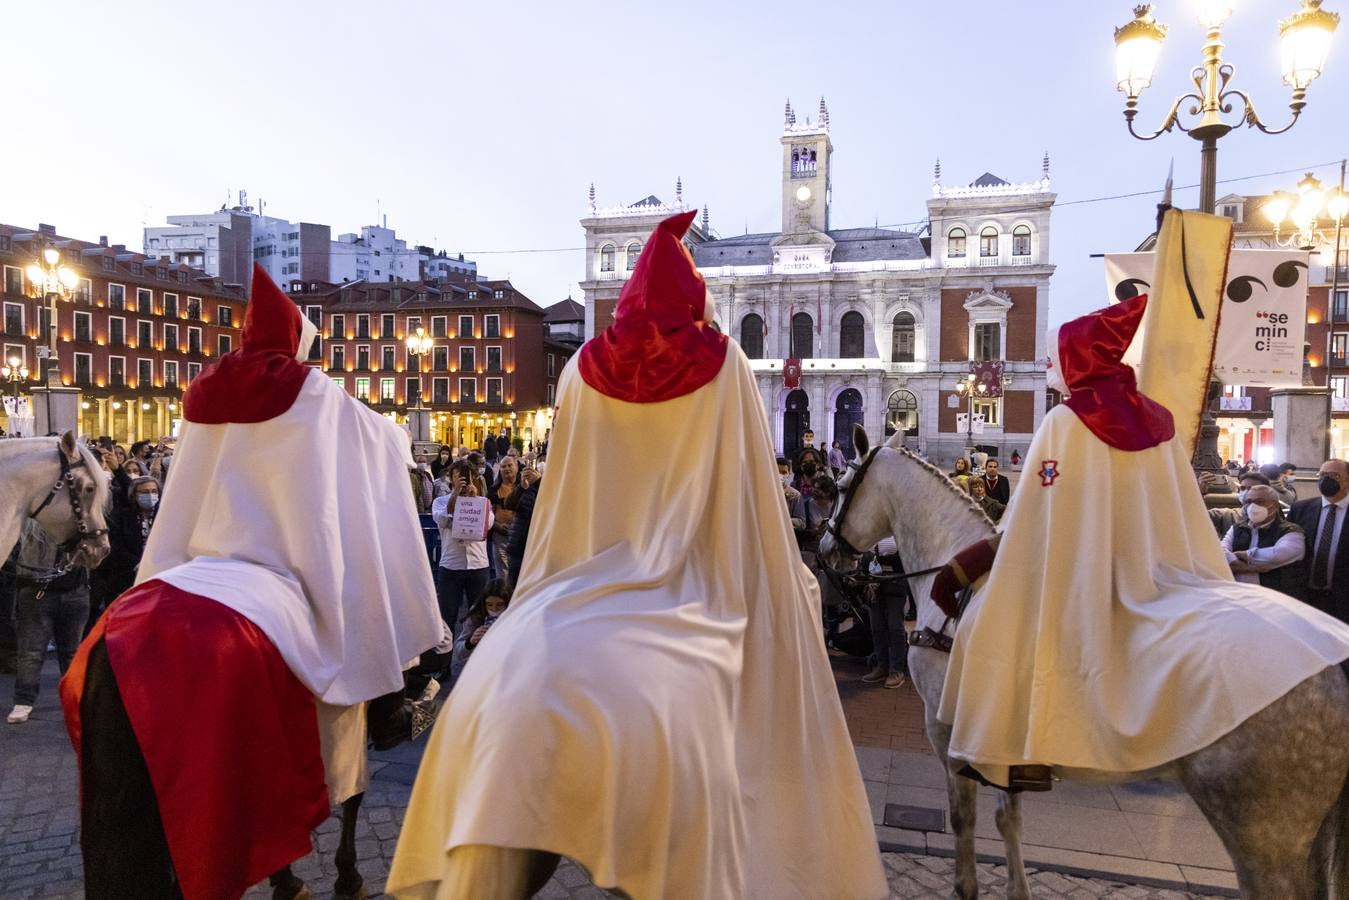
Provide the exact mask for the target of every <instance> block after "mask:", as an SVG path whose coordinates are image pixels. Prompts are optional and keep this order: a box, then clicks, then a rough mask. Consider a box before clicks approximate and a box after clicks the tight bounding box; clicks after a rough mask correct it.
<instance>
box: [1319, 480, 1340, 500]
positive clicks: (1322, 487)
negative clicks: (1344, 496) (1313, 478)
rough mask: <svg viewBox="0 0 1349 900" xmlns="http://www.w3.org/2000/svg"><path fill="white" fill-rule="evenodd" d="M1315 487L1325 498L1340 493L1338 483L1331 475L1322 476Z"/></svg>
mask: <svg viewBox="0 0 1349 900" xmlns="http://www.w3.org/2000/svg"><path fill="white" fill-rule="evenodd" d="M1316 487H1317V490H1319V491H1320V492H1321V493H1322V494H1323V495H1325V496H1327V497H1334V496H1335V495H1336V494H1338V493H1339V492H1340V483H1339V481H1337V480H1336V479H1335V476H1333V475H1322V476H1321V480H1320V481H1318V482H1316Z"/></svg>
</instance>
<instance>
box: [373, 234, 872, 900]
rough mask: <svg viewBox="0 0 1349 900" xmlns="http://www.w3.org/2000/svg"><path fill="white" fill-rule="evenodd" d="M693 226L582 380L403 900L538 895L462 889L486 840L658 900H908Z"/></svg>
mask: <svg viewBox="0 0 1349 900" xmlns="http://www.w3.org/2000/svg"><path fill="white" fill-rule="evenodd" d="M692 217H693V213H688V214H686V215H681V216H676V217H674V218H672V219H669V220H667V221H666V222H664V223H662V224H661V226H659V227H658V228H657V230H656V232H655V233H654V234H653V235H652V237H651V240H650V241H649V242H648V243H647V245H646V247H645V249H644V250H643V252H642V257H641V259H640V260H639V261H638V264H637V269H636V271H634V273H633V277H632V278H631V279H630V280H629V282H628V285H627V286H626V287H625V288H624V292H623V296H622V298H621V299H620V301H619V305H618V311H617V316H616V321H615V324H614V325H613V326H612V327H611V328H609V329H608V330H607V331H606V332H605V333H604V334H603V335H601V336H599V337H597V338H595V340H593V341H591V342H590V343H589V344H587V346H586V348H585V349H583V351H582V353H581V354H580V356H579V358H578V359H577V360H575V361H573V363H572V364H570V365H568V367H567V369H566V370H565V371H564V372H563V374H562V377H561V379H560V384H559V390H558V400H557V403H558V409H557V414H556V417H555V419H554V426H553V437H552V441H551V445H550V447H551V449H550V454H549V460H548V473H547V475H546V476H545V477H544V479H543V482H542V487H541V489H540V493H539V498H538V502H537V505H536V506H535V510H534V519H533V521H532V525H531V529H530V535H529V544H528V548H527V552H526V556H525V561H524V568H523V571H522V573H521V576H520V583H519V585H518V587H517V589H516V593H515V597H514V599H513V601H512V603H511V606H510V609H508V610H507V611H506V612H505V613H504V614H503V615H502V616H501V618H500V620H499V621H497V622H496V623H495V624H494V625H493V626H492V628H491V630H490V631H489V632H488V633H487V636H486V637H485V638H484V639H483V640H482V642H481V643H480V644H479V646H478V648H477V649H476V650H475V651H474V653H473V658H472V660H471V661H470V662H469V664H468V665H467V666H466V667H465V669H464V672H463V676H462V678H461V679H460V681H459V682H458V684H457V685H456V686H455V689H454V691H453V693H452V694H451V696H450V700H449V703H448V705H447V706H446V708H445V709H444V711H443V712H442V714H441V717H440V721H439V723H438V724H437V726H436V729H435V732H434V733H433V735H432V737H431V742H430V745H429V746H428V747H427V751H426V754H425V756H424V758H423V760H422V764H421V769H420V771H419V773H418V775H417V783H416V786H415V787H414V790H413V794H412V799H411V802H410V805H409V807H408V813H407V817H406V820H405V821H404V825H403V832H402V835H401V837H400V838H399V842H398V850H397V853H396V855H395V857H394V863H393V868H392V870H391V872H390V875H389V882H388V886H387V890H388V891H389V893H390V894H392V895H394V896H397V897H400V898H414V897H415V898H430V897H461V896H462V897H469V896H472V897H476V898H481V897H500V896H521V895H522V894H521V893H520V892H519V890H518V889H517V888H512V889H509V890H507V889H504V888H502V887H501V883H502V882H501V880H500V879H501V877H502V876H501V873H500V868H499V867H494V866H493V865H490V864H489V865H484V866H482V867H480V868H479V869H478V870H477V871H479V872H481V873H482V874H480V875H478V876H477V878H478V880H476V881H473V880H472V879H467V878H465V877H463V875H462V873H461V872H460V868H461V867H462V866H463V865H464V864H465V860H466V859H468V858H469V855H470V854H472V853H476V852H477V851H475V850H474V848H475V845H476V847H479V848H481V847H484V846H485V847H490V848H517V849H524V848H529V849H532V850H536V851H541V852H547V853H555V854H562V855H565V856H569V857H572V858H574V859H576V860H577V861H579V862H580V863H581V864H582V865H584V866H585V868H586V869H587V870H589V872H590V874H591V876H592V877H593V878H594V880H595V883H596V884H598V885H601V886H604V887H616V888H619V889H621V890H622V891H624V892H625V893H626V894H627V895H628V896H631V897H634V898H638V900H647V898H651V900H656V898H717V900H723V898H726V900H731V898H740V897H773V898H821V900H823V898H845V897H846V898H858V900H861V898H874V897H884V896H887V893H888V891H887V887H886V883H885V878H884V874H883V872H882V869H881V865H880V858H879V854H878V852H877V844H876V835H875V831H874V829H873V827H872V824H871V817H870V813H869V810H868V805H867V799H866V795H865V791H864V789H863V785H862V781H861V777H860V774H859V772H858V768H857V762H856V758H855V756H854V754H853V749H852V745H851V742H850V740H849V737H848V731H847V726H846V724H845V722H844V719H843V713H842V709H841V707H840V704H839V700H838V694H837V690H836V688H835V687H834V681H833V677H832V675H831V672H830V667H829V662H828V659H827V656H826V652H825V648H824V642H823V639H822V636H821V630H820V623H819V603H820V599H819V594H818V591H817V588H816V584H815V580H814V579H813V578H812V577H811V576H810V573H809V572H807V571H806V569H805V567H804V566H803V565H802V564H801V562H800V554H799V553H798V551H797V549H796V544H795V540H794V538H793V536H792V530H791V526H790V524H789V522H788V519H787V511H786V509H785V507H784V506H783V504H782V485H781V482H780V481H779V480H778V479H777V475H776V472H775V470H774V468H773V465H772V461H773V448H772V444H771V442H770V439H769V432H768V425H767V422H766V420H765V417H764V412H763V405H762V402H761V400H760V395H759V391H758V388H757V386H756V384H755V380H754V374H753V372H752V371H751V370H750V367H749V363H748V361H747V360H746V358H745V355H744V354H743V353H742V352H741V351H740V349H739V347H738V346H736V345H735V343H734V342H732V341H730V340H729V339H727V338H726V337H725V336H724V335H722V334H720V333H718V332H716V331H715V329H713V328H712V327H711V323H712V316H711V313H710V311H709V310H708V307H709V306H710V304H707V302H706V299H707V296H708V295H707V292H706V287H705V285H704V284H703V281H702V278H701V277H700V276H699V275H698V273H697V270H696V269H695V268H694V266H693V262H692V259H691V258H690V256H689V253H688V251H687V249H686V248H685V247H684V245H683V244H682V242H681V241H680V238H681V237H682V236H683V234H684V232H685V230H686V229H687V227H688V224H689V222H690V221H691V219H692ZM709 435H715V440H711V441H709V439H708V436H709ZM478 855H480V856H481V855H482V854H481V853H479V854H478ZM515 858H521V854H518V853H516V854H512V855H509V856H508V855H507V854H505V853H500V852H499V853H497V854H496V855H495V856H494V857H493V859H495V860H496V861H498V862H502V863H508V862H509V861H510V860H511V859H515ZM462 883H468V884H471V885H472V889H467V888H459V887H457V886H456V885H459V884H462Z"/></svg>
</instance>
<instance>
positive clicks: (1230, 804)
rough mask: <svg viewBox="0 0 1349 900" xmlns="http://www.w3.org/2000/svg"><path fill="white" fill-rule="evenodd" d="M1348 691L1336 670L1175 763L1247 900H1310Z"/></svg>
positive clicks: (1341, 762) (1340, 777) (1344, 756)
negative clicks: (1177, 764)
mask: <svg viewBox="0 0 1349 900" xmlns="http://www.w3.org/2000/svg"><path fill="white" fill-rule="evenodd" d="M1346 733H1349V684H1346V681H1345V678H1344V676H1343V675H1342V674H1341V672H1340V670H1339V668H1338V667H1335V668H1331V669H1326V670H1325V671H1323V672H1321V673H1319V674H1318V675H1315V676H1313V677H1311V678H1309V679H1307V680H1306V681H1304V682H1302V683H1301V684H1300V685H1298V686H1297V687H1295V688H1293V690H1291V691H1289V692H1288V693H1287V694H1285V695H1284V696H1283V697H1281V698H1279V699H1278V700H1276V701H1275V702H1274V703H1272V704H1270V705H1269V706H1268V707H1266V708H1265V709H1263V710H1261V711H1260V712H1258V713H1256V714H1255V715H1254V716H1251V717H1250V718H1249V719H1247V720H1246V721H1245V722H1243V723H1242V724H1241V725H1240V726H1238V727H1237V728H1236V729H1235V730H1233V731H1231V732H1229V733H1228V734H1227V735H1225V736H1224V737H1223V738H1221V739H1219V740H1218V741H1215V742H1214V743H1213V744H1212V745H1210V746H1208V747H1205V748H1204V749H1203V750H1200V751H1198V752H1196V753H1192V754H1191V755H1189V756H1187V757H1184V758H1183V759H1181V760H1180V761H1179V766H1178V768H1179V771H1180V778H1181V782H1182V783H1183V784H1184V785H1185V789H1186V790H1187V791H1189V793H1190V796H1191V797H1193V798H1194V801H1195V803H1197V804H1198V805H1199V808H1200V809H1201V810H1202V811H1203V813H1204V815H1205V817H1207V818H1208V821H1209V823H1210V824H1211V825H1212V826H1213V830H1214V831H1216V832H1217V833H1218V836H1219V837H1220V838H1221V839H1222V841H1223V845H1224V846H1225V847H1226V848H1227V852H1228V854H1229V855H1230V856H1231V857H1232V862H1233V864H1234V866H1235V868H1236V873H1237V882H1238V885H1239V886H1240V888H1241V894H1242V896H1243V897H1246V898H1250V900H1267V898H1268V900H1273V898H1286V900H1311V898H1314V897H1317V896H1318V894H1319V893H1323V892H1324V887H1325V884H1326V880H1327V879H1326V873H1325V872H1319V873H1318V872H1315V871H1314V869H1315V861H1316V860H1315V856H1316V854H1315V853H1314V850H1316V849H1317V848H1318V847H1319V846H1322V842H1321V840H1320V839H1318V836H1319V835H1321V834H1322V832H1323V830H1324V829H1325V828H1328V827H1335V823H1334V819H1333V817H1334V816H1336V815H1337V814H1338V813H1337V810H1336V805H1337V802H1338V799H1339V796H1340V793H1341V790H1342V789H1343V786H1344V785H1345V782H1346V777H1349V745H1346V744H1345V742H1344V737H1343V736H1344V734H1346Z"/></svg>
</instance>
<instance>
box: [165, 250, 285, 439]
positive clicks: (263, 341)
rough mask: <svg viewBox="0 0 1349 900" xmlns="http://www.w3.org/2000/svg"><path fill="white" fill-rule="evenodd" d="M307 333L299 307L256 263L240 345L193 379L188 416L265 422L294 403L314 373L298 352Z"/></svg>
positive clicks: (207, 420)
mask: <svg viewBox="0 0 1349 900" xmlns="http://www.w3.org/2000/svg"><path fill="white" fill-rule="evenodd" d="M303 333H304V319H303V317H302V316H301V315H300V308H299V307H298V306H296V305H295V303H294V302H292V301H291V299H290V298H289V297H287V296H286V295H285V294H283V293H282V292H281V289H280V288H279V287H277V286H276V283H275V282H274V281H272V279H271V278H269V277H268V276H267V272H266V271H265V270H263V268H262V267H261V266H259V265H258V264H257V263H254V264H253V296H252V297H251V298H250V299H249V301H248V308H247V309H246V310H245V311H244V333H243V339H242V340H241V341H240V344H239V348H238V349H237V350H234V351H233V352H231V353H227V354H225V355H224V356H222V357H220V359H218V360H216V361H215V362H214V363H213V364H212V365H211V366H209V367H208V368H207V369H206V370H205V371H204V372H202V373H201V374H200V375H198V376H197V377H196V378H195V379H193V381H192V384H191V385H190V386H189V387H188V389H187V393H186V394H185V395H184V396H183V417H184V418H186V419H187V421H189V422H199V423H202V424H205V425H223V424H225V423H226V422H238V423H251V422H265V421H267V420H268V419H274V418H276V417H277V416H279V415H281V414H282V413H283V412H285V411H286V410H288V409H290V406H291V404H292V403H294V402H295V398H296V397H297V396H299V394H300V388H301V387H302V386H303V385H304V380H305V378H306V377H307V376H308V375H309V367H308V366H306V365H304V364H303V363H301V362H299V361H298V360H297V359H296V358H295V355H296V353H298V352H299V349H300V335H301V334H303Z"/></svg>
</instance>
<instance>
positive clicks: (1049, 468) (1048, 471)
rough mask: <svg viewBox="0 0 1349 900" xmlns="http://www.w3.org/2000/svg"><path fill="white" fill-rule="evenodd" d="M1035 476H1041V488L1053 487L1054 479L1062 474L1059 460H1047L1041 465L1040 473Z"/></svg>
mask: <svg viewBox="0 0 1349 900" xmlns="http://www.w3.org/2000/svg"><path fill="white" fill-rule="evenodd" d="M1035 474H1037V475H1039V476H1040V487H1053V486H1054V479H1055V478H1058V477H1059V475H1060V474H1061V473H1060V472H1059V461H1058V460H1057V459H1047V460H1045V461H1044V462H1042V463H1040V471H1039V472H1036V473H1035Z"/></svg>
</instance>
